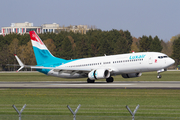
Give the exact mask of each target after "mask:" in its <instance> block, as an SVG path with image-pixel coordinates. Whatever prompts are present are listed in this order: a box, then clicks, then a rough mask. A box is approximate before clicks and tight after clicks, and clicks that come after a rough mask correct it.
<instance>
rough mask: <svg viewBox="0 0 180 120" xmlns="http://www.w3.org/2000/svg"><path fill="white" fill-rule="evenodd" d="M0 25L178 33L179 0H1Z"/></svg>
mask: <svg viewBox="0 0 180 120" xmlns="http://www.w3.org/2000/svg"><path fill="white" fill-rule="evenodd" d="M0 3H1V4H0V10H1V12H0V15H1V17H0V27H8V26H10V25H11V23H24V22H30V23H33V24H34V26H41V25H42V24H46V23H58V24H59V25H60V26H63V25H64V26H69V25H89V26H91V25H92V26H96V28H98V29H101V30H103V31H110V30H112V29H117V30H121V29H122V30H124V31H125V30H128V31H129V32H130V33H131V35H132V36H133V37H136V38H138V37H142V36H143V35H146V36H149V35H151V36H152V37H155V36H156V35H157V36H158V37H159V38H160V39H162V40H164V41H169V40H170V39H171V37H172V36H175V35H177V34H180V7H179V5H180V0H0Z"/></svg>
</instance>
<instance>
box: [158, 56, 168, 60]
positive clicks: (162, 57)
mask: <svg viewBox="0 0 180 120" xmlns="http://www.w3.org/2000/svg"><path fill="white" fill-rule="evenodd" d="M167 57H168V56H158V58H160V59H162V58H167Z"/></svg>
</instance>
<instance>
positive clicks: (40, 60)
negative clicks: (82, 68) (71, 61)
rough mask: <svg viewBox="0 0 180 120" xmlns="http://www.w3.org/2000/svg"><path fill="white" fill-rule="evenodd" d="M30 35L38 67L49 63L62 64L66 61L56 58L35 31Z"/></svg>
mask: <svg viewBox="0 0 180 120" xmlns="http://www.w3.org/2000/svg"><path fill="white" fill-rule="evenodd" d="M29 35H30V37H31V42H32V46H33V50H34V54H35V58H36V62H37V65H43V64H48V63H62V62H65V61H66V60H64V59H61V58H57V57H54V56H53V55H52V54H51V53H50V51H49V50H48V49H47V47H46V46H45V44H44V43H43V42H42V40H41V39H40V38H39V36H38V35H37V34H36V32H35V31H30V32H29Z"/></svg>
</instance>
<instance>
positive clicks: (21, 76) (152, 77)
mask: <svg viewBox="0 0 180 120" xmlns="http://www.w3.org/2000/svg"><path fill="white" fill-rule="evenodd" d="M161 75H162V78H161V79H157V78H156V76H157V72H147V73H143V74H142V76H141V77H136V78H128V79H125V78H122V77H121V75H117V76H114V81H180V71H166V72H163V73H161ZM86 79H87V78H79V79H65V78H58V77H53V76H47V75H44V74H42V73H38V72H32V73H23V72H19V73H0V81H14V82H16V81H86ZM99 81H105V79H101V80H99Z"/></svg>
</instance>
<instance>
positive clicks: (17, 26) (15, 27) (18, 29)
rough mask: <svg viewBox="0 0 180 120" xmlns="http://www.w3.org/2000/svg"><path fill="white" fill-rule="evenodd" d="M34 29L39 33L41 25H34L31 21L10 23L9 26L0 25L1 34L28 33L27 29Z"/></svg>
mask: <svg viewBox="0 0 180 120" xmlns="http://www.w3.org/2000/svg"><path fill="white" fill-rule="evenodd" d="M32 30H34V31H36V32H37V33H41V27H34V26H33V23H29V22H25V23H11V26H10V27H2V28H1V31H2V34H3V35H6V34H10V33H20V34H24V33H28V32H29V31H32Z"/></svg>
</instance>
